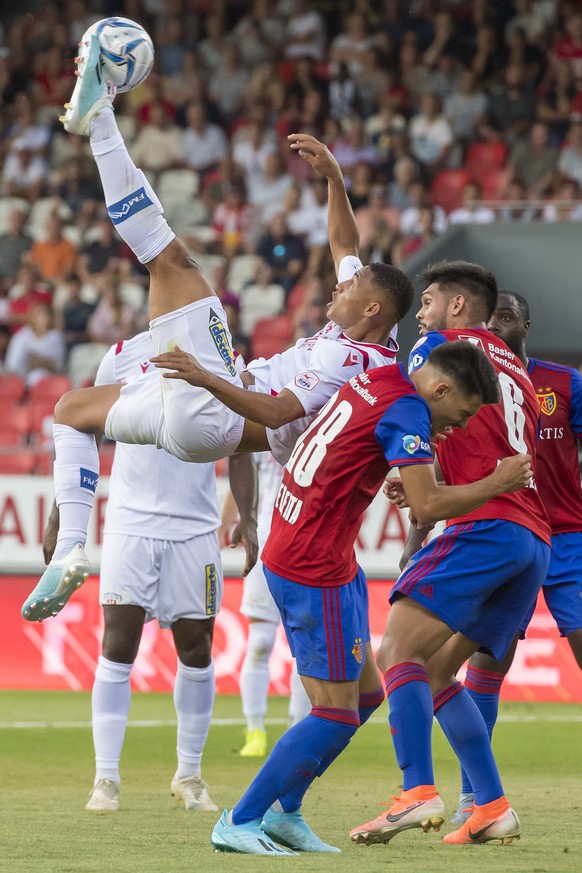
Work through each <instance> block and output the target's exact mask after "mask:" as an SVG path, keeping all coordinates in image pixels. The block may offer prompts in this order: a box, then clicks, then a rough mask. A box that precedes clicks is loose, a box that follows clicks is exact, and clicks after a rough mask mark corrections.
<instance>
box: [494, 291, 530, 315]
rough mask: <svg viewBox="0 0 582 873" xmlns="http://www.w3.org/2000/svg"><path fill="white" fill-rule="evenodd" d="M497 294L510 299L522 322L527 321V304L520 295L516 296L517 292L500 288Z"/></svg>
mask: <svg viewBox="0 0 582 873" xmlns="http://www.w3.org/2000/svg"><path fill="white" fill-rule="evenodd" d="M499 294H500V295H501V294H505V296H506V297H512V298H513V300H515V302H516V303H517V308H518V309H519V312H520V315H521V318H522V321H524V322H526V321H529V320H530V318H529V303H528V302H527V300H526V299H525V297H522V296H521V294H518V293H517V291H508V290H507V288H500V289H499Z"/></svg>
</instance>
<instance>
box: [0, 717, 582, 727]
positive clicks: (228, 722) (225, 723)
mask: <svg viewBox="0 0 582 873" xmlns="http://www.w3.org/2000/svg"><path fill="white" fill-rule="evenodd" d="M497 721H498V722H507V723H519V724H539V723H542V722H555V723H562V722H563V723H565V724H571V723H582V714H580V715H574V714H571V715H500V716H499V718H498V720H497ZM385 723H386V719H384V718H380V717H378V716H376V717H375V718H372V719H370V724H385ZM244 724H245V720H244V719H242V718H214V719H212V727H242V726H244ZM265 724H268V725H278V726H279V725H286V724H287V719H286V718H267V719H265ZM127 726H128V727H132V728H156V727H176V721H175V719H135V720H130V721H128V723H127ZM90 727H91V722H90V721H0V730H46V729H47V728H54V729H71V728H90Z"/></svg>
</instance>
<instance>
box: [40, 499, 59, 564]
mask: <svg viewBox="0 0 582 873" xmlns="http://www.w3.org/2000/svg"><path fill="white" fill-rule="evenodd" d="M58 533H59V511H58V509H57V508H56V506H54V507H53V510H52V512H51V514H50V516H49V520H48V521H47V525H46V527H45V529H44V533H43V535H42V556H43V558H44V562H45V564H50V562H51V558H52V556H53V554H54V551H55V548H56V545H57V536H58Z"/></svg>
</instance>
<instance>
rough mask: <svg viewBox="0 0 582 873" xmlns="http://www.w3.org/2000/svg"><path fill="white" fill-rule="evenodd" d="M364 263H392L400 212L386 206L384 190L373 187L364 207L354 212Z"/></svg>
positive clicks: (380, 186) (379, 187) (379, 186)
mask: <svg viewBox="0 0 582 873" xmlns="http://www.w3.org/2000/svg"><path fill="white" fill-rule="evenodd" d="M355 219H356V223H357V225H358V232H359V235H360V257H361V258H362V259H363V261H364V263H366V264H368V263H371V262H373V261H383V262H384V263H385V264H391V263H393V259H392V248H393V246H394V243H395V242H396V240H397V238H398V230H399V223H400V212H399V211H398V210H397V209H394V208H392V207H390V206H387V205H386V189H385V188H384V187H383V186H382V185H374V187H373V188H372V190H371V191H370V195H369V197H368V201H367V203H366V205H365V206H361V207H360V208H359V209H357V210H356V212H355Z"/></svg>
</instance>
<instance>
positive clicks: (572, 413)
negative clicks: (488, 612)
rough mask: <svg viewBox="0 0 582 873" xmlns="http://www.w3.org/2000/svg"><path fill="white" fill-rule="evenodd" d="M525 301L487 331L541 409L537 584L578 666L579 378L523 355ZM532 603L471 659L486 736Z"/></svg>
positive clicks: (581, 657) (503, 311)
mask: <svg viewBox="0 0 582 873" xmlns="http://www.w3.org/2000/svg"><path fill="white" fill-rule="evenodd" d="M529 328H530V317H529V306H528V303H527V301H526V300H525V299H524V298H523V297H522V296H521V295H520V294H515V293H512V292H509V291H502V292H500V294H499V300H498V302H497V308H496V310H495V312H494V314H493V318H492V319H491V321H490V322H489V330H490V331H491V333H493V334H495V336H497V337H499V338H500V339H502V340H503V341H504V342H505V344H506V345H507V346H508V347H509V348H510V349H511V351H512V352H514V354H515V355H517V357H518V358H519V359H520V361H521V362H522V363H523V365H524V366H525V367H526V368H527V371H528V373H529V376H530V379H531V381H532V384H533V386H534V390H535V393H536V396H537V399H538V403H539V406H540V412H541V427H540V440H539V442H538V445H537V452H536V459H537V465H536V481H537V485H538V490H539V494H540V497H541V498H542V501H543V504H544V506H545V508H546V511H547V513H548V517H549V519H550V525H551V528H552V556H551V558H550V565H549V567H548V574H547V576H546V579H545V582H544V584H543V586H542V590H543V592H544V598H545V601H546V603H547V605H548V608H549V610H550V612H551V613H552V615H553V617H554V619H555V621H556V624H557V626H558V628H559V630H560V633H561V635H562V636H564V637H566V639H567V640H568V643H569V644H570V647H571V649H572V652H573V654H574V657H575V658H576V661H577V663H578V666H579V667H580V668H582V488H581V487H580V468H579V466H578V440H582V376H581V375H580V373H579V372H578V371H577V370H575V369H573V368H572V367H564V366H562V365H561V364H554V363H552V362H551V361H540V360H538V359H537V358H528V356H527V352H526V337H527V335H528V332H529ZM533 610H534V605H532V607H531V609H530V610H529V612H528V614H527V615H526V616H524V618H523V619H522V621H521V624H520V628H519V634H518V635H517V636H516V637H515V640H514V644H513V645H512V646H511V648H510V649H509V651H508V653H507V656H506V657H505V658H504V659H503V661H497V660H495V659H494V658H492V657H490V656H489V655H486V654H485V653H483V652H477V653H476V654H475V655H473V657H472V658H471V660H470V662H469V667H468V669H467V675H466V677H465V687H466V688H467V690H468V692H469V694H470V695H471V697H472V698H473V700H474V701H475V703H476V704H477V706H478V707H479V710H480V712H481V715H482V716H483V718H484V720H485V724H486V725H487V729H488V731H489V735H490V736H491V734H492V732H493V728H494V726H495V722H496V721H497V712H498V708H499V692H500V690H501V685H502V683H503V680H504V678H505V676H506V674H507V672H508V671H509V668H510V667H511V664H512V662H513V657H514V654H515V647H516V645H517V641H518V638H519V637H523V636H524V635H525V631H526V629H527V626H528V625H529V623H530V621H531V617H532V614H533ZM473 799H474V797H473V788H472V785H471V782H470V780H469V778H468V776H467V774H466V773H464V772H463V774H462V786H461V797H460V798H459V808H458V810H457V812H456V814H455V816H454V817H453V818H452V821H453V822H455V823H457V824H463V822H465V821H466V820H467V818H468V817H469V814H470V813H469V811H468V808H470V807H471V805H472V803H473Z"/></svg>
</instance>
